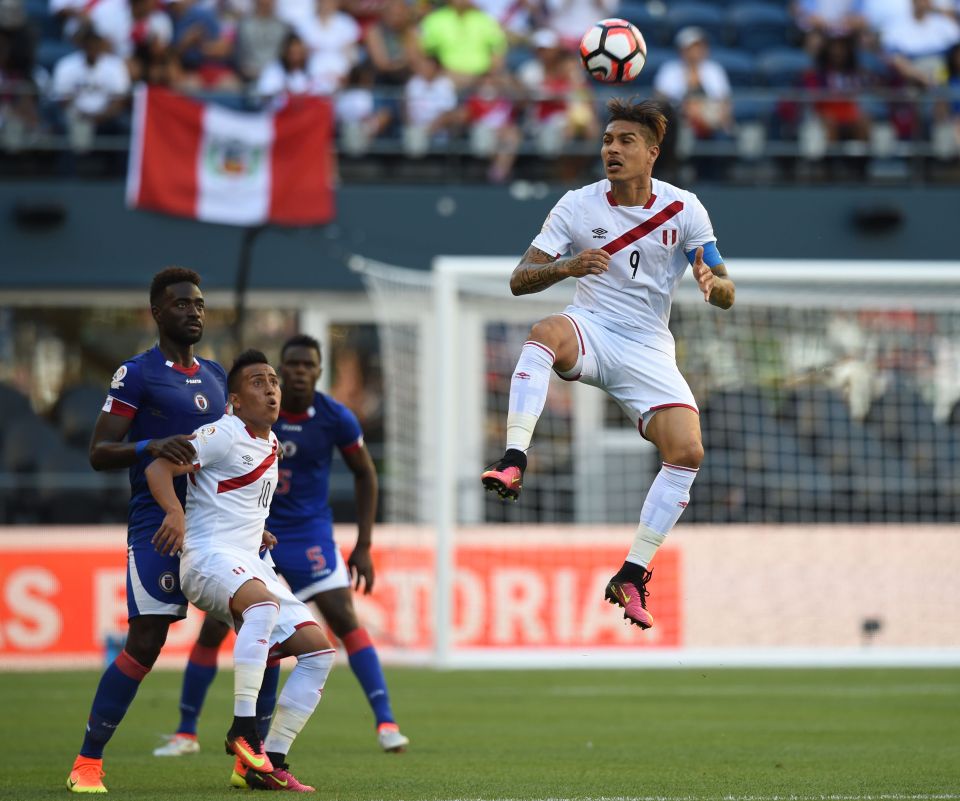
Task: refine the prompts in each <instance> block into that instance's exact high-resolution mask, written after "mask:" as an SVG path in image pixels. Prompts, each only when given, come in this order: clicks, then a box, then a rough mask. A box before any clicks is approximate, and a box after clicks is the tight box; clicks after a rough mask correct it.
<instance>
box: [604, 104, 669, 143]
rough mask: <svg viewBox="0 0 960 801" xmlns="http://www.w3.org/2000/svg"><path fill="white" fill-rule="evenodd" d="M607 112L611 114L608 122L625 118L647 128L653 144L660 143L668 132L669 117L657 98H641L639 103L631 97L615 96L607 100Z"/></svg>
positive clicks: (648, 138)
mask: <svg viewBox="0 0 960 801" xmlns="http://www.w3.org/2000/svg"><path fill="white" fill-rule="evenodd" d="M607 112H608V113H609V115H610V116H609V119H608V120H607V124H609V123H611V122H614V121H616V120H624V121H626V122H635V123H637V124H638V125H641V126H643V127H644V128H646V129H647V130H648V131H649V132H650V136H649V137H647V141H649V142H650V143H651V144H654V145H659V144H660V143H661V142H662V141H663V136H664V134H666V132H667V118H666V116H665V115H664V113H663V111H662V110H661V108H660V104H659V103H657V101H656V100H641V101H640V102H639V103H634V102H633V101H632V100H630V99H628V100H625V99H623V98H621V97H614V98H612V99H610V100H608V101H607ZM651 140H652V141H651Z"/></svg>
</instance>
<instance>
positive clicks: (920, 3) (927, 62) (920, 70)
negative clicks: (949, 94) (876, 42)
mask: <svg viewBox="0 0 960 801" xmlns="http://www.w3.org/2000/svg"><path fill="white" fill-rule="evenodd" d="M880 40H881V42H882V44H883V47H884V49H885V50H886V51H887V52H888V53H889V54H890V56H891V59H892V63H893V67H894V69H895V70H896V71H897V73H898V74H899V75H900V76H901V77H902V78H903V79H904V80H905V81H907V82H908V83H910V84H913V85H916V86H920V87H923V88H926V87H931V86H936V85H937V84H942V83H944V82H945V81H946V78H947V61H946V55H947V51H948V50H949V49H950V48H951V47H952V46H953V45H955V44H957V43H958V42H960V26H958V24H957V23H956V21H954V19H953V18H952V17H950V16H948V15H946V14H943V13H941V12H939V11H937V10H935V9H934V7H933V3H932V2H931V0H913V4H912V8H911V13H910V14H908V15H906V16H904V17H899V18H895V19H893V20H891V21H890V22H889V23H888V24H887V26H886V27H885V28H884V29H883V30H882V31H881V32H880Z"/></svg>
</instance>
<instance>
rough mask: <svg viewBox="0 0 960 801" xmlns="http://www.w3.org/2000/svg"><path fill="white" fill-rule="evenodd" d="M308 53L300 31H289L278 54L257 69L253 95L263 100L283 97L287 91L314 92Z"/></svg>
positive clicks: (314, 87) (294, 92) (315, 92)
mask: <svg viewBox="0 0 960 801" xmlns="http://www.w3.org/2000/svg"><path fill="white" fill-rule="evenodd" d="M309 61H310V56H309V54H308V52H307V46H306V44H304V41H303V39H301V38H300V36H299V34H297V33H294V32H293V31H289V32H288V33H287V35H286V38H285V39H284V40H283V45H282V46H281V47H280V57H279V58H278V59H276V60H275V61H271V62H270V63H269V64H267V66H265V67H264V68H263V70H262V71H261V72H260V77H259V78H258V79H257V86H256V95H257V96H258V97H261V98H263V99H264V100H273V99H276V100H280V101H282V100H283V99H284V98H286V97H287V96H289V95H309V94H317V93H318V92H317V86H316V82H315V81H314V79H313V76H311V75H310V71H309Z"/></svg>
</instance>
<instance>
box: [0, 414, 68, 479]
mask: <svg viewBox="0 0 960 801" xmlns="http://www.w3.org/2000/svg"><path fill="white" fill-rule="evenodd" d="M60 443H61V440H60V437H59V435H58V434H57V430H56V429H55V428H54V427H53V426H51V425H50V424H49V423H48V422H46V421H45V420H41V419H40V418H39V417H37V416H36V415H33V414H30V415H25V416H22V417H20V418H18V419H17V420H16V425H12V426H10V427H9V430H8V431H7V434H6V436H5V437H4V439H3V450H2V452H0V471H2V472H4V473H20V474H28V473H34V472H36V470H37V465H38V460H39V458H40V454H41V453H43V452H45V451H47V450H55V449H58V448H59V447H61V445H60Z"/></svg>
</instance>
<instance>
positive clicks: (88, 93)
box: [51, 23, 130, 152]
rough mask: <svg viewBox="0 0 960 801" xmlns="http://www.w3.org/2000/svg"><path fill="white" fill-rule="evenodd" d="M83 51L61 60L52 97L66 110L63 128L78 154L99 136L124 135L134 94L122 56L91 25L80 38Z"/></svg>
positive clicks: (78, 38)
mask: <svg viewBox="0 0 960 801" xmlns="http://www.w3.org/2000/svg"><path fill="white" fill-rule="evenodd" d="M77 43H78V44H79V45H80V48H81V49H80V50H79V51H77V52H75V53H69V54H67V55H66V56H64V57H63V58H62V59H60V60H59V61H58V62H57V64H56V66H55V67H54V70H53V83H52V87H51V94H52V96H53V99H54V100H55V101H56V102H57V103H58V104H59V105H60V107H61V108H62V110H63V114H64V119H65V122H64V124H63V127H64V128H65V129H66V133H67V135H68V137H69V139H70V144H71V147H72V149H73V150H74V151H75V152H85V151H87V150H89V149H90V147H91V146H92V144H93V137H94V136H95V135H96V134H115V133H119V132H121V130H122V128H123V126H122V115H123V112H124V111H125V110H126V108H127V104H128V99H129V93H130V74H129V72H127V65H126V64H125V63H124V61H123V59H122V58H120V56H118V55H115V54H114V53H111V52H109V46H108V44H107V42H106V40H105V39H104V38H103V37H102V36H101V35H100V34H99V33H98V32H97V30H96V28H94V27H93V26H92V25H90V24H89V23H87V24H85V25H83V27H81V29H80V30H79V32H78V34H77Z"/></svg>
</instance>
